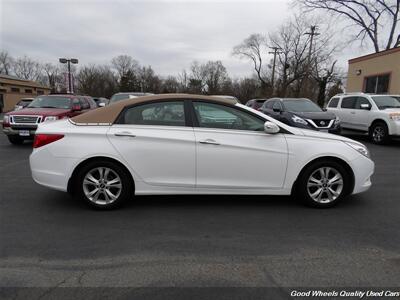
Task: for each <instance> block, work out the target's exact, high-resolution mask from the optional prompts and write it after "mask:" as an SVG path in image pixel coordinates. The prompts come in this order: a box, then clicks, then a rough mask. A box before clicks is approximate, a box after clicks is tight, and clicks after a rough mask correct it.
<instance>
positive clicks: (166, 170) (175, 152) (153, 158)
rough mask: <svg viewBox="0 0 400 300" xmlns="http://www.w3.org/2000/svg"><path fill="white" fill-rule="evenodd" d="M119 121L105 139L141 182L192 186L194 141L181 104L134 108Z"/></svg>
mask: <svg viewBox="0 0 400 300" xmlns="http://www.w3.org/2000/svg"><path fill="white" fill-rule="evenodd" d="M120 119H121V120H120V121H119V122H118V123H121V124H114V125H112V126H111V128H110V130H109V132H108V137H109V139H110V141H111V143H112V144H113V145H114V146H115V148H116V149H117V151H119V153H120V154H121V156H122V157H123V158H124V159H125V160H126V161H127V162H128V164H129V165H130V167H131V168H132V170H133V171H134V172H135V173H136V174H137V175H138V176H139V177H140V178H141V179H142V180H143V181H144V182H146V183H148V184H152V185H168V186H182V187H194V185H195V138H194V132H193V128H192V127H185V125H186V121H185V114H184V102H183V101H176V102H175V101H174V102H172V101H164V102H155V103H148V104H141V105H137V106H133V107H131V108H128V109H127V110H125V112H124V113H123V116H121V118H120Z"/></svg>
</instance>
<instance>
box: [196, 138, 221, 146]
mask: <svg viewBox="0 0 400 300" xmlns="http://www.w3.org/2000/svg"><path fill="white" fill-rule="evenodd" d="M199 143H200V144H208V145H219V143H217V142H216V141H214V140H213V139H206V140H202V141H199Z"/></svg>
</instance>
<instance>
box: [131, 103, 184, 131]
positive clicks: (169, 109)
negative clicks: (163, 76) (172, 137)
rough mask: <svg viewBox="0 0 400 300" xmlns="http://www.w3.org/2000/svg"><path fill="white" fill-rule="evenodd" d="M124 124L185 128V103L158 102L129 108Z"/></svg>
mask: <svg viewBox="0 0 400 300" xmlns="http://www.w3.org/2000/svg"><path fill="white" fill-rule="evenodd" d="M124 124H135V125H159V126H185V113H184V106H183V102H169V101H168V102H167V101H165V102H158V103H150V104H144V105H139V106H134V107H131V108H129V109H128V110H127V111H126V112H125V114H124Z"/></svg>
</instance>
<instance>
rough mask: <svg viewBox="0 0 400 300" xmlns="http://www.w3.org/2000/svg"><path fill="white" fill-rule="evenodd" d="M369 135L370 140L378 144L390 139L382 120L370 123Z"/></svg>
mask: <svg viewBox="0 0 400 300" xmlns="http://www.w3.org/2000/svg"><path fill="white" fill-rule="evenodd" d="M369 136H370V138H371V140H372V142H373V143H375V144H378V145H384V144H386V143H387V142H388V141H389V139H390V136H389V130H388V127H387V125H386V124H385V123H383V122H376V123H374V124H372V126H371V128H370V131H369Z"/></svg>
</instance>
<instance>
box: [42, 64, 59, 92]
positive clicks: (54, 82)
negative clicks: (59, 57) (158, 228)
mask: <svg viewBox="0 0 400 300" xmlns="http://www.w3.org/2000/svg"><path fill="white" fill-rule="evenodd" d="M42 69H43V72H44V74H45V76H44V80H42V83H43V84H45V85H47V86H49V87H50V88H51V91H52V92H56V91H57V90H58V87H59V86H60V85H61V84H62V81H63V78H62V76H61V70H60V68H59V67H58V66H56V65H54V64H52V63H45V64H43V65H42Z"/></svg>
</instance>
